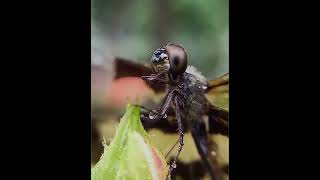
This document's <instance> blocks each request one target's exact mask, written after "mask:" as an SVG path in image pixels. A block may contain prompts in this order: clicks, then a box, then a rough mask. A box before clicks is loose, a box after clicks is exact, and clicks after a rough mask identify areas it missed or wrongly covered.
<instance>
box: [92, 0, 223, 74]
mask: <svg viewBox="0 0 320 180" xmlns="http://www.w3.org/2000/svg"><path fill="white" fill-rule="evenodd" d="M91 8H92V15H91V16H92V45H93V46H94V47H95V48H97V49H100V50H101V51H102V52H103V53H104V54H105V55H106V56H118V57H123V58H127V59H132V60H136V61H143V62H148V61H149V60H150V57H151V52H152V51H153V50H155V49H156V48H158V47H160V46H163V45H165V44H167V43H168V42H172V43H180V44H182V45H183V46H184V47H185V48H186V49H187V52H188V56H189V61H190V63H191V64H192V65H194V66H195V67H197V68H198V69H199V70H200V71H201V72H202V74H204V75H205V76H207V77H208V78H209V79H212V78H215V77H217V76H219V75H221V74H224V73H225V72H227V71H228V65H229V60H228V58H229V57H228V54H229V49H228V47H229V45H228V42H229V26H228V25H229V22H228V19H229V16H228V8H229V1H228V0H174V1H171V0H91Z"/></svg>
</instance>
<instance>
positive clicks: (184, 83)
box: [142, 44, 229, 180]
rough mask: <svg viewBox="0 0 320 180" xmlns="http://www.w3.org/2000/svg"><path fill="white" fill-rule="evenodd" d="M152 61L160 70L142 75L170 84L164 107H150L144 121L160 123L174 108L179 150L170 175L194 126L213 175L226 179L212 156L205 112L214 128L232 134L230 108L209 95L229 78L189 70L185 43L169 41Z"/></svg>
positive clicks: (208, 167) (195, 137) (154, 68)
mask: <svg viewBox="0 0 320 180" xmlns="http://www.w3.org/2000/svg"><path fill="white" fill-rule="evenodd" d="M151 62H152V68H153V70H154V72H156V74H152V75H149V76H142V79H144V80H146V81H148V82H149V83H155V84H157V83H160V84H166V85H167V95H166V98H165V101H164V103H163V105H162V106H161V108H160V109H158V110H152V111H150V112H149V113H148V116H142V121H144V122H148V121H152V122H155V123H157V122H159V121H162V120H163V119H166V118H167V117H168V115H170V112H174V115H175V119H176V121H177V125H178V133H179V140H178V142H179V147H178V152H177V155H176V156H175V158H174V160H173V163H172V164H171V166H170V168H169V173H168V176H167V178H169V177H170V175H171V172H172V170H173V169H174V168H176V166H177V165H176V163H177V160H178V157H179V155H180V152H181V150H182V148H183V145H184V139H183V138H184V133H185V132H186V131H187V130H190V131H191V134H192V137H193V139H194V142H195V144H196V147H197V150H198V152H199V155H200V157H201V159H202V161H203V164H204V166H205V167H206V169H207V171H208V173H209V175H210V177H211V179H213V180H221V179H223V177H222V176H221V173H220V170H219V169H218V167H217V166H216V165H215V160H213V159H211V158H210V157H211V154H210V153H211V151H210V150H209V148H208V137H207V133H208V132H207V130H206V124H205V122H204V120H203V116H204V115H207V116H208V117H209V122H210V129H211V130H212V131H215V132H218V133H221V134H224V135H227V134H228V115H229V114H228V111H227V110H225V109H222V108H220V107H218V106H215V105H212V104H211V103H210V102H209V100H208V99H207V97H206V93H207V92H208V90H210V89H211V88H214V87H215V86H221V85H225V84H226V85H227V84H228V79H227V80H225V79H223V78H221V79H219V80H218V81H216V82H217V83H211V84H210V83H207V82H203V81H202V80H201V79H200V78H199V77H197V76H196V75H194V74H191V73H188V72H186V69H187V65H188V58H187V53H186V51H185V49H184V48H183V47H182V46H181V45H176V44H168V45H166V46H165V47H162V48H159V49H157V50H156V51H155V52H154V54H153V55H152V58H151ZM223 80H225V81H223ZM170 110H171V111H170ZM145 124H146V123H145Z"/></svg>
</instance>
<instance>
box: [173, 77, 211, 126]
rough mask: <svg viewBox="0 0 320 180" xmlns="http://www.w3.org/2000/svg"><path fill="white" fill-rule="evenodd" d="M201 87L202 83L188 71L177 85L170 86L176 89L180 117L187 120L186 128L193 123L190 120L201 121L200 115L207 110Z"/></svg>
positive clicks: (207, 103) (206, 102) (207, 106)
mask: <svg viewBox="0 0 320 180" xmlns="http://www.w3.org/2000/svg"><path fill="white" fill-rule="evenodd" d="M203 87H204V84H203V83H201V82H200V81H199V80H198V79H197V78H196V77H195V76H194V75H193V74H189V73H184V74H183V76H181V79H180V80H179V82H178V83H177V85H176V86H174V87H172V88H175V89H176V90H177V91H178V93H177V95H178V97H179V98H180V102H181V103H180V109H181V112H182V113H181V115H182V119H183V120H184V121H187V122H186V123H187V125H188V128H191V127H190V126H191V125H192V124H193V123H194V122H192V121H201V120H202V115H205V114H206V113H207V112H208V108H209V102H208V100H207V99H206V97H205V91H204V89H203Z"/></svg>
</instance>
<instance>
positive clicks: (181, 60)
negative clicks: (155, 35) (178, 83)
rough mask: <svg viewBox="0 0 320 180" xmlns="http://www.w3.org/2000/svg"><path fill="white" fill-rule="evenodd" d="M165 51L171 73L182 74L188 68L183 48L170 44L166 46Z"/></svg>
mask: <svg viewBox="0 0 320 180" xmlns="http://www.w3.org/2000/svg"><path fill="white" fill-rule="evenodd" d="M166 49H167V52H168V55H169V62H170V70H171V72H172V73H175V74H182V73H184V72H185V71H186V69H187V66H188V58H187V53H186V52H185V50H184V48H183V47H182V46H179V45H174V44H170V45H167V47H166Z"/></svg>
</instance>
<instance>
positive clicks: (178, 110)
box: [167, 96, 184, 179]
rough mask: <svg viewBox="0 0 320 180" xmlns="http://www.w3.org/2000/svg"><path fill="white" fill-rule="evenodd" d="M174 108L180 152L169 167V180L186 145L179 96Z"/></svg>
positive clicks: (176, 98)
mask: <svg viewBox="0 0 320 180" xmlns="http://www.w3.org/2000/svg"><path fill="white" fill-rule="evenodd" d="M174 106H175V108H176V118H177V122H178V132H179V147H178V152H177V155H176V156H175V158H174V160H173V163H172V164H171V165H170V167H169V173H168V175H167V179H168V177H169V176H170V175H171V171H172V170H173V169H174V168H176V166H177V165H176V163H177V161H178V157H179V155H180V153H181V150H182V147H183V145H184V143H183V136H184V134H183V125H182V120H181V114H180V109H179V104H178V96H175V97H174Z"/></svg>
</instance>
